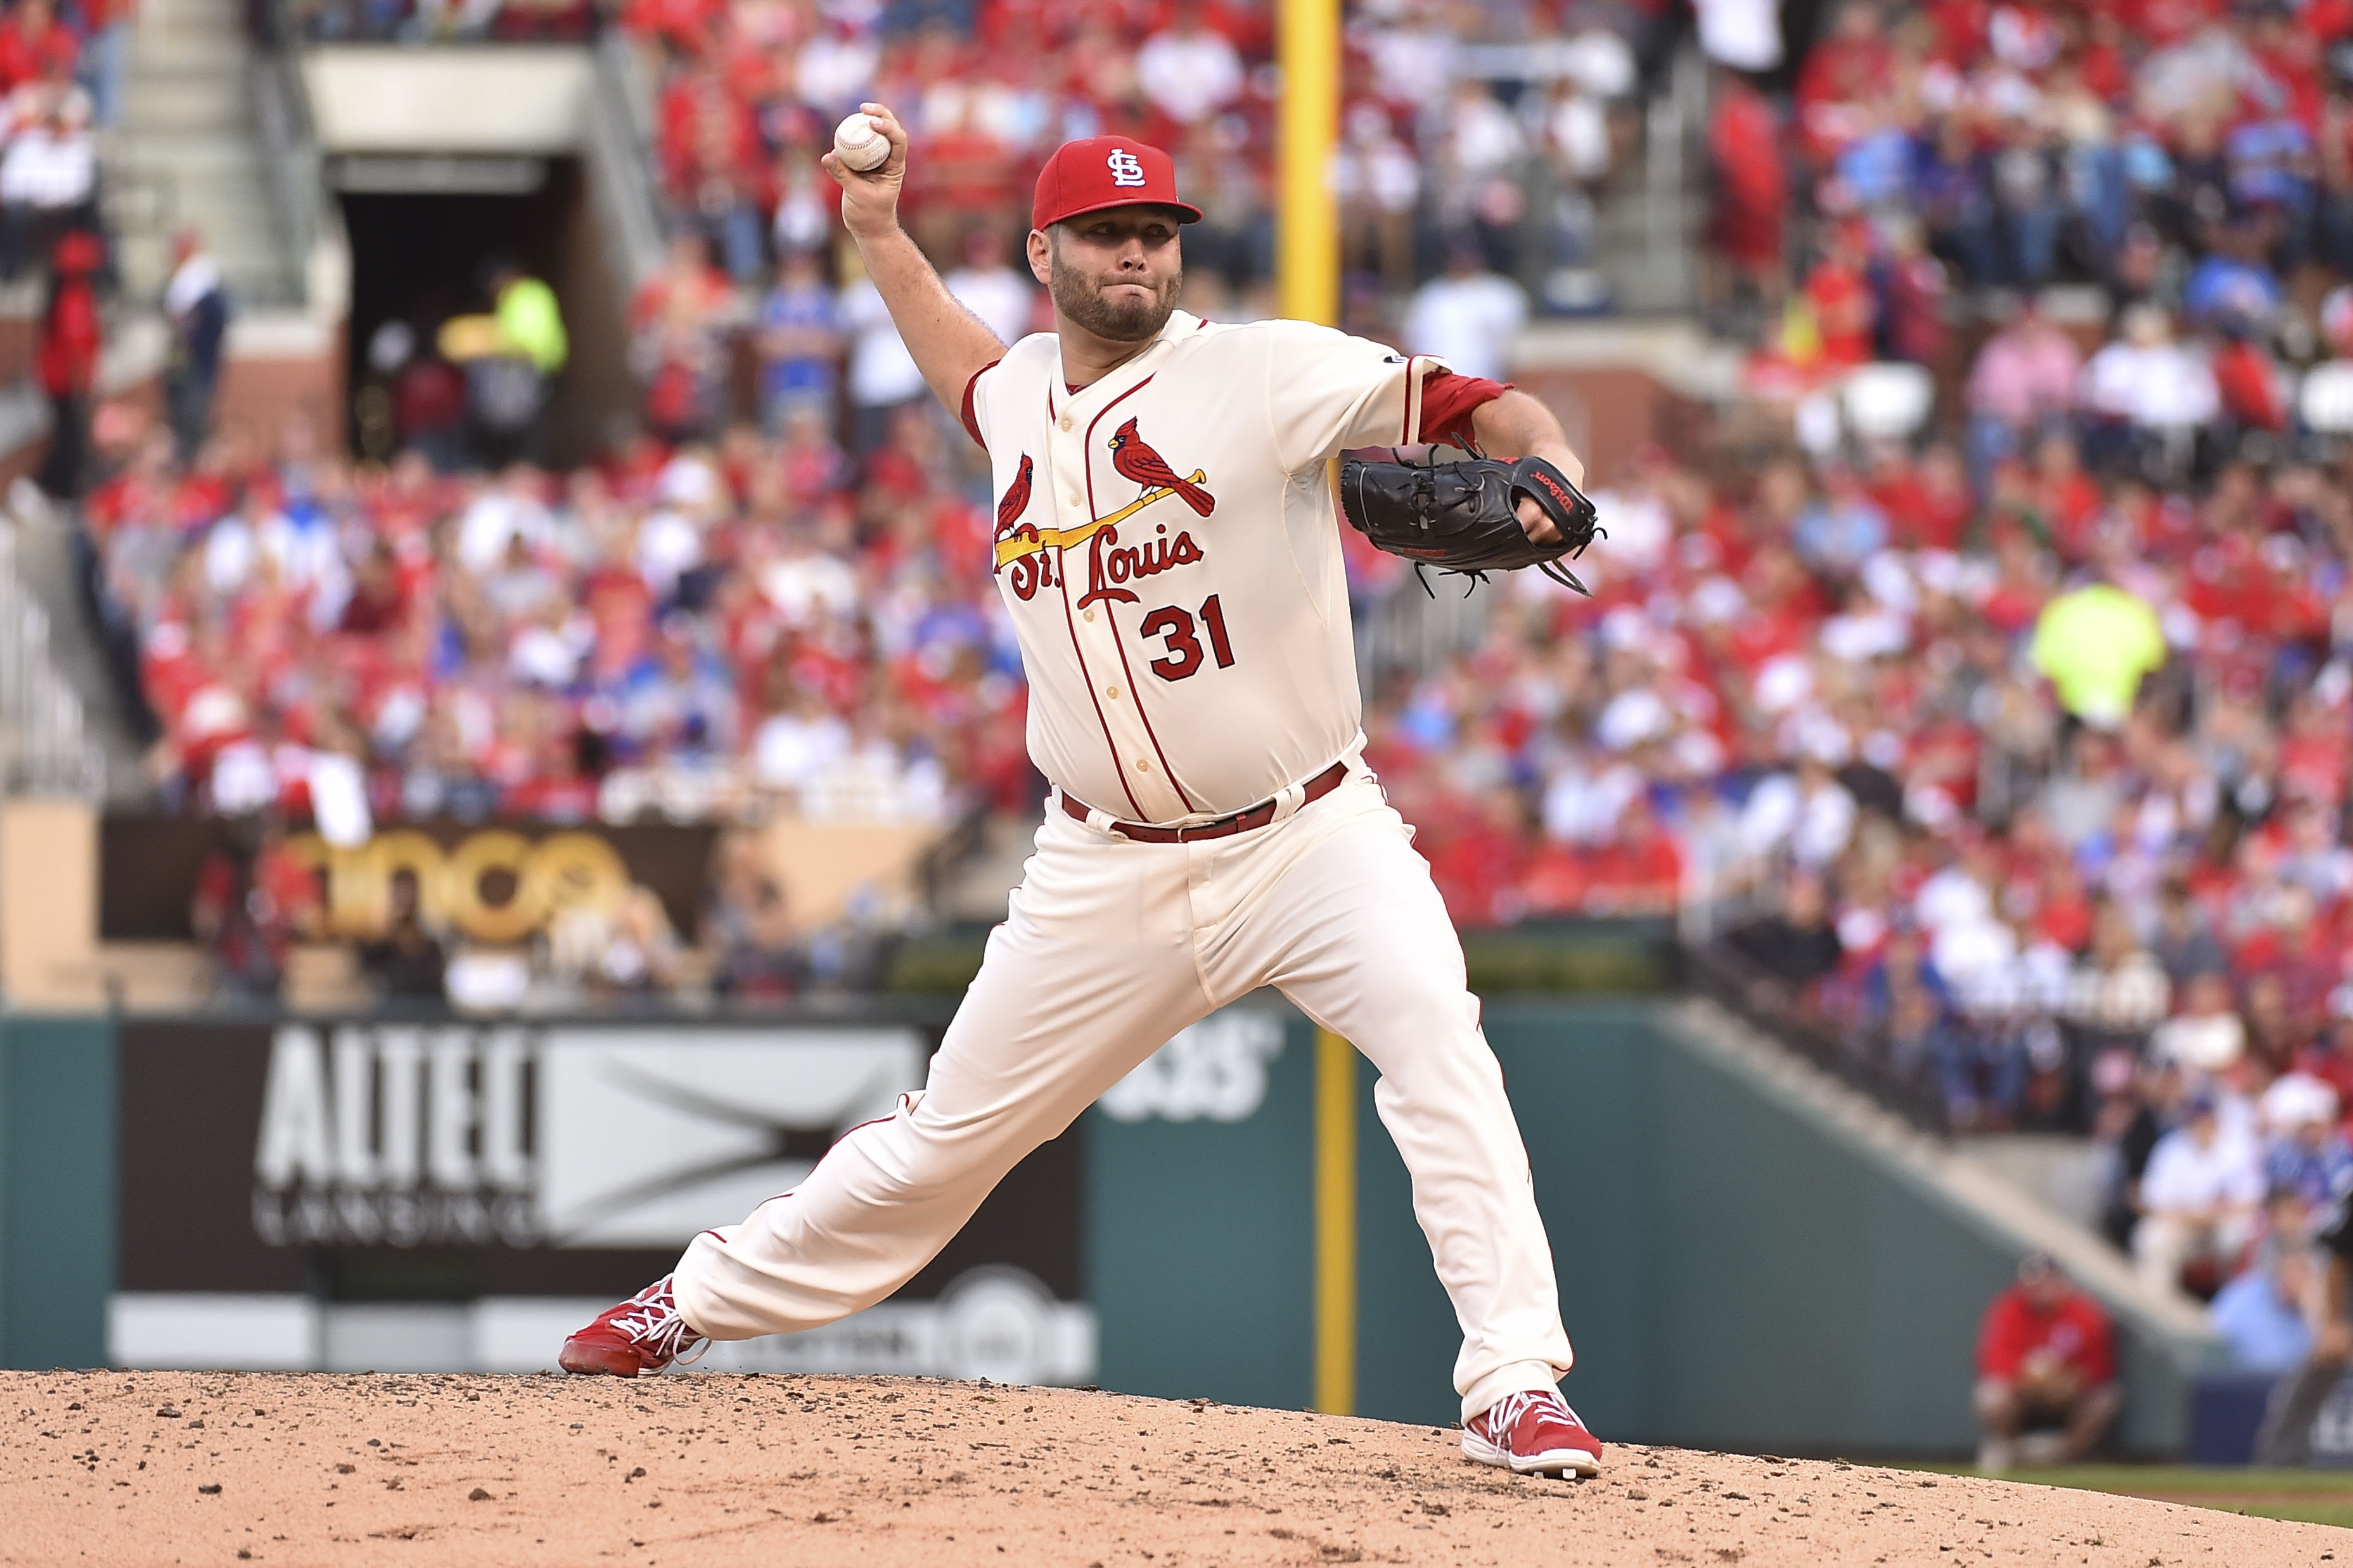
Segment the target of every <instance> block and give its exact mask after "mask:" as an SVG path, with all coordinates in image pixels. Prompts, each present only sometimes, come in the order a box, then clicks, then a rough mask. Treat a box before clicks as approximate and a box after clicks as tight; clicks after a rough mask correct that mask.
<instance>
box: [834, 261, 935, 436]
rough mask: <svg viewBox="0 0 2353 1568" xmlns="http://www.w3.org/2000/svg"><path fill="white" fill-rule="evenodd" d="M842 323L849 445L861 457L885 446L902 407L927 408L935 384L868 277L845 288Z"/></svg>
mask: <svg viewBox="0 0 2353 1568" xmlns="http://www.w3.org/2000/svg"><path fill="white" fill-rule="evenodd" d="M841 327H842V331H844V332H845V333H846V334H847V335H848V337H849V416H850V430H851V437H850V446H851V448H852V449H853V450H854V451H855V452H856V453H857V454H858V455H859V456H860V457H861V458H862V457H864V456H865V455H866V454H868V453H869V452H871V451H873V450H874V448H876V447H880V446H881V445H882V441H883V437H886V436H888V435H889V434H890V431H891V423H892V420H893V419H894V418H895V417H897V416H898V414H899V412H900V410H902V409H914V410H918V411H923V412H925V413H928V411H929V408H930V400H931V389H930V388H929V387H927V386H925V385H924V384H923V372H922V371H920V370H917V369H916V368H915V356H914V355H913V354H911V353H908V352H907V345H906V344H905V343H903V342H901V341H900V339H899V329H898V327H897V326H895V325H894V324H893V323H892V320H891V312H890V310H889V309H888V308H887V307H886V306H884V304H883V303H882V295H881V291H880V290H878V289H876V288H875V287H874V285H873V284H872V283H871V282H870V281H868V280H867V279H865V278H863V277H861V278H860V279H858V280H857V281H856V282H854V283H852V284H850V285H849V287H848V288H846V289H843V290H842V291H841Z"/></svg>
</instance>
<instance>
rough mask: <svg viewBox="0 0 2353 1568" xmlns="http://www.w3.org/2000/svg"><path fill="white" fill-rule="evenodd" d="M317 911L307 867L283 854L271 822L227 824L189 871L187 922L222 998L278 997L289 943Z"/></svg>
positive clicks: (278, 830)
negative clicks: (192, 880)
mask: <svg viewBox="0 0 2353 1568" xmlns="http://www.w3.org/2000/svg"><path fill="white" fill-rule="evenodd" d="M318 905H319V896H318V884H317V882H316V881H315V880H314V879H313V877H312V874H311V868H309V867H308V866H307V865H305V864H304V863H303V862H301V860H299V859H297V858H295V857H294V856H293V855H292V854H290V852H289V851H288V849H287V847H286V837H285V831H284V829H283V827H282V826H280V824H279V822H278V821H277V820H276V819H275V818H272V817H248V818H245V819H243V820H240V821H238V822H237V823H235V824H233V825H231V826H229V827H228V829H227V832H226V834H225V836H224V837H223V839H222V841H221V842H220V843H219V844H217V845H216V847H214V849H213V850H212V852H211V853H210V854H209V855H207V856H206V858H205V861H204V864H203V865H202V866H200V867H199V868H197V871H196V889H195V900H194V902H193V905H192V907H191V908H190V910H189V915H188V921H189V924H190V925H191V926H192V927H193V928H194V929H195V935H196V940H197V941H198V942H202V943H203V944H204V946H205V949H206V952H208V953H209V954H210V955H211V957H212V961H213V974H214V981H215V985H216V989H217V991H218V993H219V994H221V995H224V996H227V997H232V998H236V997H245V998H255V999H262V998H269V997H274V996H276V995H277V994H278V988H279V984H280V981H281V980H282V979H283V978H284V976H285V973H286V961H287V958H288V956H289V955H290V953H291V952H293V948H294V942H295V940H296V938H297V937H298V936H299V935H301V933H302V932H303V931H306V930H307V929H308V927H309V924H310V922H311V920H312V919H313V918H314V916H315V915H316V913H317V910H318Z"/></svg>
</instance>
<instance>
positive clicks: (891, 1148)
mask: <svg viewBox="0 0 2353 1568" xmlns="http://www.w3.org/2000/svg"><path fill="white" fill-rule="evenodd" d="M1106 821H1107V819H1105V818H1103V817H1102V816H1101V815H1100V814H1096V815H1095V816H1093V818H1092V820H1091V821H1090V822H1086V823H1082V822H1080V821H1078V820H1076V819H1075V818H1073V817H1071V816H1068V815H1067V814H1066V813H1065V812H1064V811H1063V810H1062V809H1061V805H1060V802H1059V801H1056V802H1052V803H1050V805H1048V807H1047V811H1046V821H1045V825H1044V826H1042V827H1040V828H1039V830H1038V840H1037V845H1038V847H1037V853H1036V854H1035V855H1034V856H1032V857H1031V858H1030V859H1029V863H1028V865H1027V866H1026V867H1025V868H1024V869H1023V874H1022V880H1021V886H1020V887H1019V888H1018V889H1015V890H1014V893H1013V895H1012V900H1011V903H1010V907H1009V909H1008V913H1007V917H1006V921H1005V923H1004V924H1003V925H1000V926H998V927H997V929H996V931H993V932H992V933H991V934H990V936H989V939H988V950H987V958H986V959H985V960H984V962H983V963H982V964H981V968H980V973H978V974H977V975H976V976H975V977H974V980H973V983H972V986H971V989H970V990H969V991H967V992H966V993H965V999H964V1003H963V1005H962V1006H960V1007H959V1008H957V1010H956V1016H955V1022H953V1023H952V1024H950V1025H949V1026H948V1029H947V1034H946V1036H945V1037H944V1040H943V1041H942V1043H941V1046H940V1048H939V1051H938V1053H937V1054H936V1055H934V1057H933V1058H932V1064H931V1072H930V1077H929V1079H928V1081H927V1082H926V1084H925V1086H924V1088H923V1090H922V1091H921V1092H920V1093H914V1094H908V1095H903V1096H902V1097H901V1099H900V1102H899V1106H898V1110H897V1111H896V1113H895V1114H893V1115H892V1116H890V1117H887V1118H885V1119H883V1120H881V1121H871V1122H869V1123H867V1124H866V1125H864V1126H862V1127H859V1128H856V1129H854V1130H853V1131H850V1132H849V1133H848V1134H847V1135H846V1136H844V1137H843V1138H842V1140H841V1141H840V1142H838V1143H836V1144H835V1145H834V1146H833V1148H832V1149H831V1151H829V1152H828V1153H827V1154H826V1156H825V1158H824V1159H823V1160H821V1161H819V1162H818V1165H817V1168H816V1169H815V1170H814V1171H812V1172H811V1173H809V1175H808V1177H807V1179H806V1180H805V1181H803V1182H802V1183H801V1184H800V1185H799V1187H797V1189H795V1190H794V1191H792V1192H790V1193H787V1194H785V1195H783V1196H781V1197H776V1198H772V1199H770V1200H769V1201H768V1202H766V1203H765V1204H762V1205H760V1206H759V1207H758V1208H757V1209H756V1210H754V1212H753V1214H752V1216H751V1217H750V1218H749V1219H747V1220H745V1221H744V1223H743V1224H742V1225H738V1226H729V1227H727V1228H725V1229H723V1230H712V1231H705V1232H704V1233H703V1234H702V1235H701V1236H699V1237H696V1238H695V1239H694V1241H693V1242H692V1244H691V1245H690V1246H689V1247H688V1248H687V1251H686V1256H685V1257H684V1258H681V1260H680V1262H679V1265H678V1269H677V1273H676V1276H675V1280H674V1289H675V1290H676V1292H677V1299H678V1304H679V1308H680V1310H681V1312H683V1313H684V1315H685V1317H686V1321H687V1322H688V1324H689V1325H690V1326H691V1328H693V1329H694V1330H695V1331H697V1332H699V1333H703V1334H708V1335H710V1336H711V1337H712V1338H713V1339H720V1340H740V1339H750V1338H752V1337H753V1336H754V1335H757V1334H776V1333H790V1332H793V1331H797V1330H801V1329H813V1328H816V1327H818V1326H819V1325H821V1324H825V1323H829V1322H832V1321H835V1320H837V1319H839V1318H843V1317H847V1316H848V1315H849V1314H850V1313H852V1312H855V1311H858V1310H860V1309H861V1308H864V1307H868V1306H871V1305H872V1304H873V1303H874V1302H877V1301H880V1300H882V1299H883V1298H884V1297H886V1296H888V1295H890V1294H891V1292H892V1291H893V1290H895V1289H898V1288H899V1287H900V1286H901V1285H902V1284H904V1283H905V1282H906V1281H907V1280H908V1279H910V1278H912V1277H913V1275H914V1273H915V1272H916V1270H918V1269H920V1268H923V1265H924V1264H925V1263H927V1262H929V1261H930V1260H931V1259H932V1258H933V1257H934V1255H935V1254H936V1253H937V1252H938V1251H939V1250H940V1248H941V1247H944V1246H945V1245H946V1244H947V1241H948V1239H949V1238H950V1237H953V1236H954V1235H955V1233H956V1231H957V1230H958V1229H959V1228H960V1227H961V1226H963V1225H964V1223H965V1221H966V1220H967V1219H969V1218H971V1216H972V1213H973V1211H974V1210H975V1209H976V1208H977V1207H979V1206H980V1201H981V1199H982V1198H984V1197H986V1196H987V1194H988V1192H989V1189H991V1188H992V1187H994V1186H996V1184H997V1182H998V1181H999V1180H1001V1179H1002V1178H1003V1177H1004V1175H1005V1173H1007V1172H1008V1171H1009V1170H1011V1169H1012V1168H1013V1166H1014V1165H1015V1164H1016V1163H1018V1162H1019V1161H1020V1159H1021V1158H1022V1156H1023V1155H1025V1154H1027V1153H1029V1151H1030V1150H1032V1149H1034V1148H1036V1147H1037V1146H1038V1145H1039V1144H1040V1143H1042V1142H1045V1141H1047V1140H1048V1139H1050V1138H1052V1137H1054V1136H1056V1135H1057V1134H1059V1133H1060V1132H1061V1131H1062V1130H1063V1129H1064V1128H1066V1127H1068V1126H1069V1125H1070V1124H1071V1122H1072V1121H1075V1120H1076V1119H1077V1117H1078V1115H1079V1113H1080V1112H1081V1111H1082V1110H1085V1109H1086V1108H1087V1107H1088V1106H1089V1105H1091V1104H1092V1103H1093V1102H1094V1100H1095V1099H1096V1097H1097V1096H1099V1095H1101V1094H1102V1093H1103V1091H1104V1090H1105V1089H1109V1088H1110V1087H1111V1086H1112V1085H1113V1084H1114V1083H1116V1082H1118V1081H1119V1080H1120V1079H1121V1078H1123V1077H1124V1076H1125V1075H1126V1073H1127V1072H1128V1070H1129V1069H1130V1068H1134V1066H1135V1065H1136V1064H1137V1063H1139V1062H1141V1061H1143V1060H1144V1059H1145V1058H1146V1057H1148V1056H1150V1055H1151V1054H1152V1053H1153V1052H1154V1051H1155V1050H1156V1049H1158V1048H1159V1047H1160V1046H1161V1045H1163V1044H1164V1043H1166V1041H1167V1039H1168V1038H1169V1037H1171V1036H1172V1035H1174V1034H1176V1032H1177V1031H1178V1030H1179V1029H1182V1028H1184V1027H1185V1026H1187V1025H1188V1024H1191V1023H1193V1022H1195V1021H1196V1020H1198V1019H1199V1018H1201V1017H1203V1016H1207V1015H1208V1013H1209V1012H1211V1011H1212V1010H1214V1009H1215V1008H1218V1007H1219V1006H1222V1005H1225V1004H1226V1003H1229V1002H1231V1001H1233V1000H1235V999H1236V998H1237V997H1240V996H1243V995H1246V994H1249V993H1250V992H1251V991H1253V990H1255V989H1257V988H1258V987H1259V986H1261V985H1272V986H1275V987H1277V988H1279V989H1280V990H1281V991H1282V993H1283V994H1285V995H1286V996H1288V997H1290V998H1291V1000H1292V1002H1293V1004H1295V1005H1297V1006H1298V1007H1299V1008H1300V1010H1301V1011H1303V1012H1304V1013H1305V1014H1306V1015H1307V1016H1309V1017H1311V1018H1313V1019H1314V1021H1315V1022H1316V1023H1318V1024H1320V1025H1322V1026H1324V1027H1326V1028H1329V1029H1331V1030H1333V1031H1334V1032H1335V1033H1337V1034H1338V1035H1339V1036H1341V1037H1343V1038H1344V1039H1346V1040H1349V1041H1351V1042H1353V1043H1354V1044H1355V1046H1356V1048H1357V1049H1358V1050H1360V1051H1362V1052H1363V1053H1364V1054H1365V1056H1366V1058H1370V1060H1371V1061H1372V1063H1373V1066H1374V1067H1375V1068H1377V1069H1378V1070H1379V1072H1380V1079H1379V1082H1378V1083H1377V1085H1376V1086H1375V1089H1374V1092H1373V1102H1374V1105H1375V1106H1376V1107H1377V1109H1378V1110H1379V1112H1380V1118H1381V1121H1382V1124H1383V1125H1384V1126H1386V1127H1387V1128H1388V1131H1389V1136H1390V1137H1391V1138H1393V1139H1395V1140H1396V1141H1397V1146H1398V1152H1399V1153H1400V1154H1402V1155H1403V1156H1404V1159H1405V1164H1406V1169H1407V1170H1408V1171H1409V1173H1411V1176H1412V1179H1413V1207H1414V1215H1415V1217H1416V1218H1417V1219H1418V1220H1419V1222H1420V1224H1421V1228H1422V1233H1423V1234H1424V1235H1425V1236H1427V1237H1429V1238H1430V1254H1431V1257H1432V1258H1434V1259H1435V1261H1436V1264H1437V1268H1438V1277H1439V1279H1440V1282H1441V1283H1443V1284H1444V1286H1445V1287H1446V1293H1447V1295H1448V1296H1449V1297H1450V1298H1451V1300H1452V1301H1453V1303H1454V1315H1455V1317H1456V1319H1457V1320H1458V1321H1460V1322H1461V1326H1462V1335H1463V1342H1462V1352H1461V1356H1460V1357H1459V1358H1458V1359H1457V1360H1456V1362H1455V1365H1454V1386H1455V1390H1456V1392H1458V1393H1459V1394H1461V1396H1462V1411H1463V1418H1464V1419H1465V1420H1468V1419H1469V1418H1470V1417H1471V1416H1472V1415H1478V1414H1479V1413H1481V1412H1482V1411H1484V1410H1485V1409H1486V1408H1487V1407H1488V1406H1489V1405H1493V1403H1494V1402H1495V1401H1496V1400H1498V1399H1500V1398H1502V1397H1503V1396H1504V1394H1512V1393H1515V1392H1520V1391H1523V1390H1536V1389H1544V1388H1549V1387H1551V1386H1552V1385H1553V1384H1554V1383H1556V1381H1557V1380H1558V1379H1559V1377H1560V1374H1561V1373H1564V1372H1566V1371H1567V1370H1568V1366H1569V1362H1570V1359H1571V1358H1570V1352H1569V1345H1568V1336H1567V1333H1566V1332H1564V1331H1563V1330H1562V1328H1561V1321H1560V1302H1559V1296H1558V1291H1557V1289H1556V1285H1555V1282H1554V1279H1553V1264H1552V1249H1551V1247H1550V1245H1549V1244H1548V1243H1547V1242H1546V1239H1545V1231H1544V1222H1543V1220H1542V1219H1541V1218H1540V1217H1539V1216H1538V1215H1537V1213H1536V1205H1535V1192H1534V1190H1533V1188H1532V1187H1531V1185H1530V1183H1529V1178H1528V1157H1527V1152H1526V1150H1525V1147H1524V1146H1523V1145H1522V1143H1521V1142H1520V1134H1519V1128H1518V1125H1517V1124H1516V1123H1515V1122H1514V1120H1513V1117H1512V1107H1511V1102H1510V1101H1509V1100H1506V1099H1505V1098H1504V1076H1503V1072H1502V1069H1501V1068H1499V1067H1498V1066H1497V1065H1496V1062H1495V1057H1494V1053H1493V1051H1492V1050H1490V1049H1489V1048H1488V1046H1487V1041H1486V1038H1485V1037H1484V1036H1483V1035H1482V1034H1481V1033H1480V1030H1479V1004H1478V1001H1477V999H1476V998H1475V997H1473V996H1472V994H1470V992H1469V990H1468V989H1467V988H1466V986H1465V984H1464V979H1463V969H1462V947H1461V942H1460V941H1459V940H1458V939H1457V937H1456V936H1455V934H1454V928H1453V925H1452V924H1451V921H1449V920H1448V919H1447V914H1446V909H1445V906H1444V904H1443V903H1441V902H1440V899H1439V896H1438V889H1436V887H1435V886H1433V885H1432V883H1431V881H1430V868H1429V867H1428V866H1427V865H1425V864H1424V863H1423V861H1422V859H1421V858H1420V857H1419V855H1417V854H1415V853H1414V851H1413V848H1412V845H1411V842H1410V840H1411V837H1412V835H1411V830H1410V829H1409V828H1408V827H1407V826H1406V825H1405V823H1404V821H1403V820H1402V819H1401V818H1399V817H1398V814H1397V813H1396V812H1395V811H1393V810H1391V809H1390V807H1389V805H1388V802H1387V801H1386V800H1385V799H1384V798H1383V796H1382V795H1381V792H1380V787H1379V785H1378V784H1376V783H1375V782H1374V781H1373V779H1372V777H1371V775H1370V774H1369V773H1366V772H1364V771H1363V770H1362V767H1361V764H1358V765H1357V766H1356V771H1355V772H1354V773H1352V775H1351V776H1350V777H1349V778H1348V779H1347V780H1346V781H1345V783H1343V784H1340V785H1339V787H1337V788H1335V790H1333V791H1332V792H1331V793H1330V794H1329V795H1325V796H1324V798H1323V799H1321V800H1318V801H1315V802H1313V803H1311V804H1309V805H1305V806H1303V807H1301V808H1299V809H1298V810H1297V811H1296V812H1294V813H1293V814H1292V815H1290V816H1284V817H1282V819H1280V820H1278V821H1276V822H1274V823H1272V824H1271V825H1269V826H1265V827H1261V828H1257V829H1255V830H1252V831H1250V832H1245V833H1238V834H1234V835H1232V836H1231V837H1225V838H1213V839H1209V840H1208V841H1206V842H1201V843H1192V844H1165V845H1164V844H1139V843H1136V842H1134V841H1133V840H1131V839H1128V838H1125V837H1121V836H1119V835H1118V834H1116V833H1113V831H1111V830H1110V829H1109V828H1108V826H1104V824H1105V822H1106Z"/></svg>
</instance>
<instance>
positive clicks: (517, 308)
mask: <svg viewBox="0 0 2353 1568" xmlns="http://www.w3.org/2000/svg"><path fill="white" fill-rule="evenodd" d="M491 300H492V305H491V314H492V315H493V316H495V317H496V318H497V320H498V323H499V336H500V337H501V339H502V340H503V341H504V343H505V346H506V348H507V350H508V352H510V353H518V354H521V355H522V357H523V358H525V359H527V360H529V361H531V363H533V366H535V367H536V368H537V369H538V371H539V374H542V375H554V374H555V373H556V372H557V371H559V370H562V369H563V368H564V361H565V356H566V355H568V354H569V353H571V352H572V342H571V340H570V339H569V338H567V337H566V336H565V332H564V312H563V311H562V310H560V309H558V308H557V306H556V303H555V290H554V289H551V288H549V287H548V286H547V285H546V284H545V283H544V282H543V281H541V280H540V279H536V278H533V277H532V276H530V275H529V274H528V273H526V272H524V271H523V269H522V268H521V267H519V266H517V265H516V264H515V262H514V261H513V260H512V259H511V258H503V257H502V258H500V259H498V260H496V261H494V262H492V263H491Z"/></svg>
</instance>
